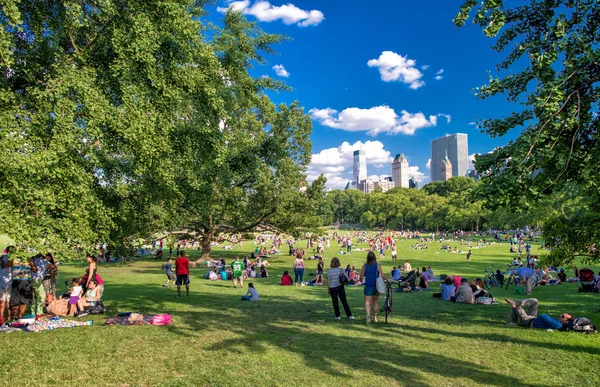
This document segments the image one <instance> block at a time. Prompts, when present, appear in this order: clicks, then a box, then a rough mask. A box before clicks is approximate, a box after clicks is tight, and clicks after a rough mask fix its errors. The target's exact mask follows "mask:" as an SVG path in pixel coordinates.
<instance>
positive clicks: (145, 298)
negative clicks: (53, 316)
mask: <svg viewBox="0 0 600 387" xmlns="http://www.w3.org/2000/svg"><path fill="white" fill-rule="evenodd" d="M411 244H414V241H403V242H401V243H400V244H399V246H400V247H399V255H398V257H399V258H398V263H402V262H403V261H404V260H405V259H410V260H411V262H412V265H413V268H416V267H420V266H423V265H431V266H432V267H433V269H434V270H435V272H436V274H440V273H446V274H450V275H452V274H459V275H462V276H465V277H467V278H468V279H469V280H471V279H474V278H475V277H477V276H479V277H480V276H483V270H484V269H485V268H487V267H488V266H489V265H490V264H494V265H495V266H496V267H499V268H500V267H502V268H504V267H505V266H506V263H508V262H509V261H510V259H511V257H512V255H511V254H510V253H509V252H508V246H507V245H506V244H501V245H494V246H490V247H486V248H482V249H477V250H473V259H472V261H471V262H467V261H466V260H465V255H464V254H460V255H458V254H450V253H444V252H441V251H440V250H438V248H439V246H440V244H439V243H432V244H430V249H429V250H414V249H411V248H409V246H410V245H411ZM302 245H303V246H305V243H304V242H303V243H302V244H301V246H302ZM452 245H453V246H454V244H452ZM0 247H1V246H0ZM244 247H245V252H248V251H250V250H251V249H253V246H252V244H251V243H247V244H246V245H245V246H244ZM355 247H361V248H364V247H365V245H361V244H359V245H355ZM533 249H534V253H536V252H537V251H538V247H537V246H534V248H533ZM337 251H338V248H337V244H336V243H333V245H332V248H331V249H330V250H329V251H326V253H325V254H324V256H325V257H326V258H328V259H329V258H331V257H333V256H335V255H336V254H335V253H336V252H337ZM237 253H240V252H236V251H227V252H225V251H223V250H219V249H215V252H214V256H215V257H220V256H221V255H223V256H225V257H226V260H227V261H228V263H229V262H230V261H231V258H232V257H233V255H235V254H237ZM190 254H191V255H192V256H193V257H195V256H198V255H199V254H198V252H197V251H188V255H190ZM365 257H366V253H365V252H353V253H352V254H351V255H343V256H341V257H340V258H341V261H342V265H343V266H345V265H346V264H352V265H356V266H357V268H358V267H360V265H361V264H362V263H363V262H364V260H365ZM269 262H271V264H272V266H271V267H270V274H271V275H273V277H272V278H269V279H257V280H254V283H255V286H256V288H257V289H258V291H259V293H260V297H261V300H260V301H259V302H243V301H241V300H240V296H241V295H242V293H243V292H242V291H240V290H239V289H233V287H232V285H231V283H230V282H223V281H218V282H210V281H207V280H203V279H202V274H203V273H204V272H205V271H206V269H201V268H195V269H192V273H191V274H192V275H191V278H192V285H191V290H192V291H191V295H190V297H185V296H184V297H182V298H177V297H176V290H175V289H166V288H164V287H163V286H162V284H163V283H164V281H165V275H164V273H163V272H162V271H161V270H160V266H161V263H160V262H155V261H151V260H149V259H148V258H143V259H141V260H139V261H137V262H128V263H122V264H109V265H102V266H100V268H99V273H100V274H101V276H102V277H103V279H104V280H105V282H106V291H105V294H104V297H103V298H104V300H105V304H106V306H107V307H108V309H109V311H108V313H107V315H114V314H116V313H117V312H120V311H140V312H142V313H170V314H172V315H173V318H174V323H173V325H172V326H162V327H155V326H110V327H105V326H102V322H103V320H104V319H105V318H106V316H99V317H98V316H97V317H94V318H93V320H94V321H95V325H93V326H90V327H79V328H73V329H62V330H54V331H47V332H40V333H25V332H14V333H10V334H4V335H0V344H1V345H0V348H1V349H0V369H2V374H1V379H0V380H1V382H0V385H50V384H57V385H71V384H76V383H77V384H79V385H207V386H212V385H219V386H246V385H272V386H274V385H283V384H286V385H317V386H338V385H347V386H359V385H360V386H364V385H367V386H374V385H393V386H395V385H400V386H403V385H406V386H476V385H498V386H505V385H532V386H558V385H568V386H574V385H578V386H597V385H599V384H600V376H598V375H599V372H600V335H581V334H577V333H562V332H556V331H553V332H547V331H545V330H530V329H524V328H512V327H507V326H506V325H505V324H506V321H507V317H508V312H509V309H508V307H507V306H506V305H505V304H504V303H503V302H502V303H501V304H500V305H460V304H459V305H457V304H452V303H450V302H443V301H440V300H439V299H434V298H432V292H420V293H412V294H399V293H395V294H394V312H393V315H392V317H391V323H390V324H388V325H386V324H383V323H381V322H380V323H377V324H372V325H371V326H366V325H365V324H364V315H365V313H364V309H363V305H364V302H363V290H362V288H352V287H348V288H347V293H348V296H349V302H350V306H351V308H352V311H353V313H354V314H355V315H356V317H357V320H354V321H350V320H346V319H342V320H341V321H335V320H333V308H332V306H331V300H330V298H329V296H328V295H327V289H326V287H285V288H283V287H280V286H278V284H279V281H280V277H278V275H281V273H282V272H283V270H285V269H290V270H291V263H292V258H291V257H288V256H287V254H285V255H279V256H275V257H273V258H272V259H270V260H269ZM327 262H328V260H327ZM381 263H382V265H383V267H384V270H385V271H386V272H388V273H389V271H390V270H391V267H392V263H391V261H390V258H389V257H388V258H387V259H385V260H383V261H382V262H381ZM84 267H85V266H84V264H83V263H73V264H65V265H61V266H60V267H59V270H60V276H59V280H58V282H57V283H59V284H62V283H63V282H64V280H66V279H70V278H72V277H74V276H80V275H81V274H82V273H83V271H84ZM307 268H308V269H307V273H314V272H315V268H316V262H315V261H308V263H307ZM596 269H597V268H596ZM570 274H571V273H570ZM309 278H310V277H309ZM433 287H435V288H437V287H438V285H437V284H434V285H433ZM64 290H65V287H64V285H62V286H59V291H60V292H62V291H64ZM493 294H494V296H495V297H497V298H499V299H501V298H503V297H505V296H512V294H511V291H505V290H502V291H499V290H495V291H493ZM534 297H536V298H538V299H539V300H540V313H548V314H550V315H552V316H558V315H559V314H560V313H561V312H566V311H568V312H572V313H574V314H575V315H576V316H586V317H588V318H590V319H591V320H592V321H593V322H595V323H596V324H600V306H599V301H600V294H590V293H586V294H579V293H578V292H577V285H576V284H564V285H559V286H547V287H539V288H535V289H534ZM380 304H382V302H380Z"/></svg>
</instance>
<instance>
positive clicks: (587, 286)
mask: <svg viewBox="0 0 600 387" xmlns="http://www.w3.org/2000/svg"><path fill="white" fill-rule="evenodd" d="M579 281H580V283H581V286H580V287H579V293H597V292H598V288H597V287H596V281H595V278H594V272H593V271H592V270H590V269H588V268H585V269H581V270H579Z"/></svg>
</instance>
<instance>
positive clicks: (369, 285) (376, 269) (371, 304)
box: [359, 251, 387, 325]
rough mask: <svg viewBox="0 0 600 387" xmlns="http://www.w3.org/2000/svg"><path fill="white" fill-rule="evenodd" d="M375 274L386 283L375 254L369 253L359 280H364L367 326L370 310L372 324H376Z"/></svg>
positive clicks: (377, 298) (376, 297) (376, 295)
mask: <svg viewBox="0 0 600 387" xmlns="http://www.w3.org/2000/svg"><path fill="white" fill-rule="evenodd" d="M377 274H379V276H381V278H383V279H384V281H387V278H386V277H385V275H384V274H383V270H381V265H380V264H378V263H377V257H376V256H375V253H374V252H372V251H369V253H368V254H367V262H366V263H365V264H364V265H363V267H362V270H361V271H360V276H359V278H361V279H362V278H364V279H365V290H364V293H365V311H366V312H367V316H366V322H367V325H369V324H370V323H371V309H372V310H373V322H377V311H378V310H379V305H378V302H379V292H378V291H377V287H376V281H377Z"/></svg>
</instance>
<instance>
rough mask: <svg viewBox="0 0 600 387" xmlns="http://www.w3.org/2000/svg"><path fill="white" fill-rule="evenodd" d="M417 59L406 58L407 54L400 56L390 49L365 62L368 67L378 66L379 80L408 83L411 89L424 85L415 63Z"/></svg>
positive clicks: (421, 74)
mask: <svg viewBox="0 0 600 387" xmlns="http://www.w3.org/2000/svg"><path fill="white" fill-rule="evenodd" d="M416 64H417V61H415V60H414V59H408V57H407V56H401V55H398V54H396V53H395V52H392V51H384V52H382V53H381V55H380V56H379V58H378V59H371V60H369V61H368V62H367V65H368V66H369V67H377V68H379V74H381V80H382V81H384V82H394V81H398V82H402V83H406V84H407V85H410V88H411V89H413V90H416V89H418V88H419V87H421V86H424V85H425V82H423V81H421V80H420V79H421V78H422V77H423V73H421V72H420V71H419V70H418V69H417V68H416V67H415V65H416Z"/></svg>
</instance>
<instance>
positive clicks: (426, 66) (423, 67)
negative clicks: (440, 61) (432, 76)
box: [421, 65, 429, 71]
mask: <svg viewBox="0 0 600 387" xmlns="http://www.w3.org/2000/svg"><path fill="white" fill-rule="evenodd" d="M428 68H429V65H423V66H421V70H423V71H425V70H427V69H428Z"/></svg>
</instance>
